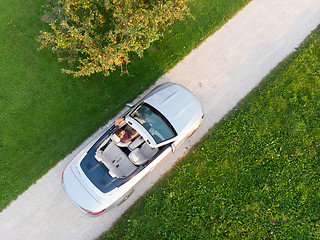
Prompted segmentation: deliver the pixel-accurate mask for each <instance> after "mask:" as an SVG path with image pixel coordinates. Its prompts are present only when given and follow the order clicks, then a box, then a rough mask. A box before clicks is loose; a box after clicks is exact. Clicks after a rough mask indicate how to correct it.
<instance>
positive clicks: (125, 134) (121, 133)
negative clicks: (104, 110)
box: [114, 118, 139, 143]
mask: <svg viewBox="0 0 320 240" xmlns="http://www.w3.org/2000/svg"><path fill="white" fill-rule="evenodd" d="M122 121H124V118H118V119H116V120H115V128H114V130H115V134H116V135H117V136H118V137H119V138H120V142H122V143H128V142H130V141H131V140H132V139H134V138H135V137H136V136H138V135H139V133H138V132H137V131H135V133H134V134H132V133H131V131H129V130H123V129H120V126H119V125H120V123H121V122H122Z"/></svg>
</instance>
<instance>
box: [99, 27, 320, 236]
mask: <svg viewBox="0 0 320 240" xmlns="http://www.w3.org/2000/svg"><path fill="white" fill-rule="evenodd" d="M319 125H320V26H319V27H318V28H317V29H316V30H315V31H314V32H313V34H311V36H309V37H308V39H307V40H306V41H305V42H304V43H303V44H302V45H301V46H300V48H299V50H298V51H297V52H295V53H293V54H292V55H291V56H290V57H289V58H287V59H286V60H285V61H284V62H283V63H281V64H279V66H278V67H277V68H276V69H274V70H273V71H272V73H271V74H270V75H268V76H267V77H266V78H265V79H264V80H263V82H262V83H261V84H260V85H259V86H258V87H257V88H256V89H254V90H253V91H252V92H251V93H250V94H249V95H248V96H247V97H246V98H245V99H244V100H243V101H242V102H241V103H239V105H238V106H237V107H236V108H235V109H234V110H232V112H231V113H229V114H228V115H227V116H226V117H225V118H224V119H223V120H221V121H220V122H219V123H218V124H217V125H216V126H215V127H214V128H213V129H212V130H211V132H210V134H209V135H208V136H206V137H205V138H204V139H203V140H202V142H201V143H200V144H198V146H197V147H196V148H195V149H194V151H193V152H192V153H190V154H189V155H188V156H187V157H186V158H185V159H183V161H181V162H180V163H179V164H177V166H175V167H174V169H173V170H172V171H171V172H170V173H169V174H167V176H166V177H164V178H163V179H162V180H161V181H160V182H159V183H158V184H156V186H155V187H153V188H152V189H151V190H149V192H148V193H147V194H146V196H145V197H144V198H141V199H140V200H139V201H138V202H137V203H136V204H135V205H134V206H133V207H131V209H130V210H129V211H128V212H127V213H126V214H125V215H124V216H123V217H122V218H121V219H120V220H119V221H118V222H117V223H116V224H115V226H114V227H113V228H112V229H111V230H110V231H109V232H107V233H106V235H104V236H102V237H101V239H135V238H137V236H139V239H319V238H320V204H319V199H320V181H319V180H320V156H319V155H320V128H319Z"/></svg>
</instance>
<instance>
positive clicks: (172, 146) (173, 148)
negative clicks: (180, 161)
mask: <svg viewBox="0 0 320 240" xmlns="http://www.w3.org/2000/svg"><path fill="white" fill-rule="evenodd" d="M171 151H172V152H175V151H176V145H174V143H172V144H171Z"/></svg>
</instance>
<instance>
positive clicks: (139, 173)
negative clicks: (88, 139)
mask: <svg viewBox="0 0 320 240" xmlns="http://www.w3.org/2000/svg"><path fill="white" fill-rule="evenodd" d="M127 106H128V107H130V109H129V110H128V111H127V112H126V113H125V114H124V115H123V116H122V118H123V119H124V120H123V121H122V122H121V123H120V124H119V125H115V124H113V125H112V126H110V127H109V128H108V130H107V131H106V132H104V133H103V134H102V135H101V136H100V137H99V138H98V139H96V140H95V141H93V142H92V143H91V144H89V145H88V146H86V147H85V148H84V149H83V150H82V151H81V152H80V153H79V154H78V155H77V156H76V157H75V158H74V159H73V160H72V161H71V162H70V164H69V165H68V166H67V167H66V169H65V170H64V171H63V173H62V185H63V188H64V190H65V192H66V193H67V195H68V196H69V198H70V199H71V200H72V202H73V203H74V204H75V205H76V206H77V207H78V208H79V209H80V210H81V211H82V212H84V213H86V214H89V215H91V216H97V215H100V214H102V213H104V212H106V211H107V210H108V209H111V208H112V207H115V206H117V205H119V204H121V203H122V202H123V201H125V200H126V199H127V198H128V197H129V196H130V195H131V193H132V192H133V187H134V186H135V184H136V183H137V182H138V181H139V180H141V179H142V178H143V177H144V176H145V175H146V174H147V173H148V172H149V171H151V170H152V169H153V168H154V167H155V166H156V164H158V163H159V162H160V161H161V160H162V159H163V158H164V157H165V156H166V155H167V154H168V153H169V152H171V151H174V150H175V149H176V147H178V146H179V145H180V144H181V143H182V142H183V141H184V140H185V139H186V138H187V137H189V136H190V135H191V134H192V133H193V132H194V131H195V130H196V129H197V128H198V127H199V125H200V123H201V121H202V118H203V111H202V108H201V106H200V103H199V101H198V100H197V99H196V98H195V97H194V95H193V94H192V93H191V92H190V91H189V90H187V89H186V88H184V87H183V86H181V85H179V84H174V83H165V84H163V85H160V86H158V87H156V88H155V89H154V90H153V91H151V93H149V94H148V95H147V96H146V97H145V98H143V99H142V100H141V101H140V102H139V103H137V104H136V105H131V104H128V105H127ZM119 128H120V129H123V130H125V131H131V132H135V133H136V132H137V133H138V134H134V135H135V137H134V138H133V139H131V140H130V141H129V142H126V143H123V142H122V141H121V139H120V138H119V137H118V135H117V134H115V130H116V129H119Z"/></svg>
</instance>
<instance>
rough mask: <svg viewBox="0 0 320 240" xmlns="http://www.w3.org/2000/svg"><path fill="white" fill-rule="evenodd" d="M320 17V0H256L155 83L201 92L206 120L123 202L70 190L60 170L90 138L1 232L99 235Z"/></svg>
mask: <svg viewBox="0 0 320 240" xmlns="http://www.w3.org/2000/svg"><path fill="white" fill-rule="evenodd" d="M318 24H320V1H319V0H303V1H301V0H254V1H253V2H251V3H250V4H249V5H248V6H247V7H246V8H244V9H243V10H242V11H241V12H239V13H238V14H237V15H236V16H235V17H234V18H233V19H232V20H230V21H229V22H228V23H227V24H226V25H225V26H224V27H223V28H222V29H220V30H219V31H218V32H217V33H216V34H214V35H213V36H211V37H209V38H208V39H207V40H206V41H205V42H204V43H203V44H202V45H201V46H200V47H199V48H197V49H196V50H194V51H193V52H192V53H191V54H190V55H189V56H187V57H186V58H185V59H184V60H183V61H182V62H181V63H179V64H178V65H177V66H176V67H175V68H174V69H172V70H171V71H170V72H169V73H167V74H166V75H164V76H163V77H162V78H160V79H159V80H158V81H157V83H156V84H160V83H162V82H166V81H172V82H176V83H181V84H183V85H184V86H186V87H187V88H189V89H190V90H192V91H193V92H194V93H195V95H196V96H197V97H198V98H199V99H200V101H201V102H202V104H203V107H204V112H205V116H206V117H205V120H204V122H203V124H202V125H201V127H200V129H199V130H198V131H197V132H196V133H195V134H194V135H193V136H192V138H190V139H188V141H186V142H185V143H184V145H182V146H181V147H180V148H179V149H178V150H177V151H176V152H175V153H174V154H171V155H170V156H168V157H167V158H166V159H165V160H164V161H163V162H162V163H161V164H160V165H159V166H157V168H156V169H154V170H153V172H151V173H150V174H149V175H148V176H147V177H146V178H145V179H143V181H142V182H140V183H139V184H138V185H137V186H136V188H135V189H136V190H135V192H134V194H133V195H132V196H131V197H130V198H129V199H128V200H127V201H126V202H125V203H124V204H122V205H121V206H119V207H117V208H115V209H113V210H111V211H109V212H108V213H106V214H104V215H102V216H101V217H98V218H89V217H87V216H85V215H83V214H82V213H80V212H79V211H78V210H77V209H76V208H75V207H74V206H73V205H72V203H71V202H70V201H69V199H68V198H67V197H66V195H65V194H64V192H63V190H62V188H61V184H60V178H61V172H62V170H63V169H64V168H65V166H66V165H67V164H68V162H69V161H70V160H71V159H72V158H73V157H74V156H75V155H76V153H77V152H78V151H79V150H80V149H81V148H82V147H83V146H84V145H86V144H87V143H88V142H89V141H90V140H91V139H93V138H94V137H95V136H97V135H98V134H99V132H101V131H102V130H103V129H105V127H104V128H103V129H100V130H99V131H98V132H97V133H96V134H95V135H94V136H92V137H91V138H90V139H88V140H87V141H86V142H85V143H84V144H82V146H80V147H79V148H78V149H76V150H75V151H74V152H73V153H72V154H70V155H69V156H67V157H66V158H65V159H64V160H62V161H61V162H60V163H59V164H58V165H57V166H56V167H54V168H53V169H51V170H50V172H49V173H48V174H46V175H45V176H44V177H42V178H41V179H40V180H39V181H38V182H37V183H36V184H35V185H33V186H31V187H30V188H29V189H28V190H27V191H26V192H25V193H24V194H22V195H21V196H20V197H19V198H18V199H17V200H16V201H14V202H13V203H12V204H11V205H10V206H9V207H8V208H7V209H5V210H4V211H3V212H1V214H0V226H1V227H0V239H25V240H26V239H32V240H34V239H37V240H40V239H94V238H96V237H98V236H99V235H100V234H101V233H102V232H104V231H106V230H107V229H108V228H109V227H110V226H111V225H112V223H113V222H114V221H115V220H116V219H117V218H119V217H120V216H121V215H122V213H123V212H125V210H126V209H127V208H128V207H129V206H130V205H132V204H133V203H134V202H135V201H136V200H137V199H138V198H139V197H140V196H141V195H142V194H143V193H144V192H145V191H146V190H147V189H149V188H150V187H151V186H152V185H153V184H154V182H156V181H157V179H158V178H159V176H160V175H162V174H164V173H165V172H166V171H168V170H169V169H170V168H171V166H172V165H173V164H174V163H175V162H176V161H178V159H179V158H181V157H182V156H183V155H184V154H185V153H186V152H187V151H188V149H189V148H190V147H191V146H192V145H193V144H194V143H196V142H197V141H198V140H199V139H200V138H201V137H202V136H204V135H205V134H206V132H207V131H208V129H210V128H211V127H212V126H213V125H214V123H216V122H217V121H218V120H220V119H221V118H222V117H223V116H224V115H225V114H226V113H227V112H228V111H229V110H231V109H232V108H233V107H234V106H235V105H236V104H237V103H238V102H239V100H241V99H242V98H243V97H244V96H245V95H246V94H247V93H248V92H250V91H251V89H252V88H254V87H255V86H256V85H257V84H258V83H259V82H260V81H261V80H262V78H263V77H264V76H265V75H267V74H268V73H269V72H270V70H271V69H273V68H274V67H275V66H276V65H277V63H278V62H280V61H281V60H283V59H284V58H285V57H286V56H287V55H288V54H289V53H290V52H292V51H293V50H294V49H295V48H296V47H297V46H298V45H299V44H300V43H301V42H302V41H303V39H304V38H305V37H306V36H307V35H309V33H310V32H311V31H312V30H313V29H315V28H316V27H317V25H318Z"/></svg>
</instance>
